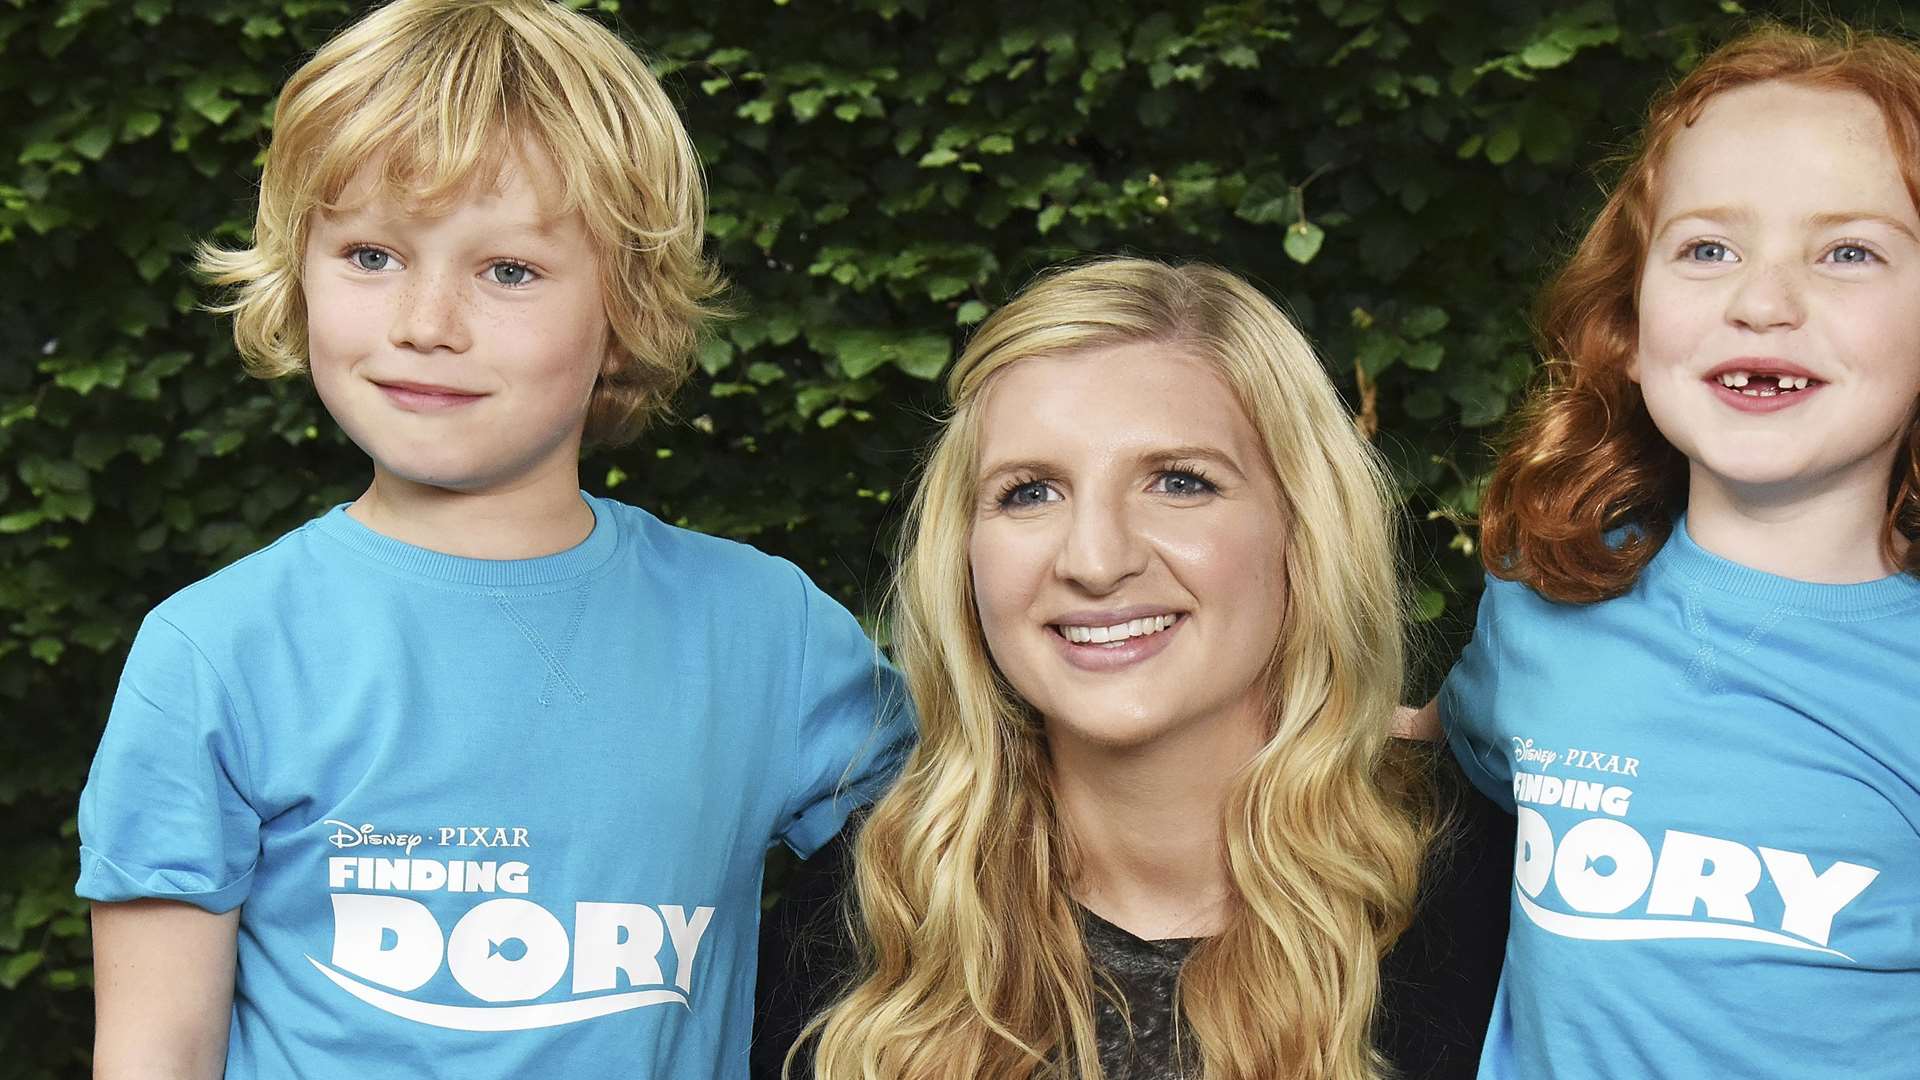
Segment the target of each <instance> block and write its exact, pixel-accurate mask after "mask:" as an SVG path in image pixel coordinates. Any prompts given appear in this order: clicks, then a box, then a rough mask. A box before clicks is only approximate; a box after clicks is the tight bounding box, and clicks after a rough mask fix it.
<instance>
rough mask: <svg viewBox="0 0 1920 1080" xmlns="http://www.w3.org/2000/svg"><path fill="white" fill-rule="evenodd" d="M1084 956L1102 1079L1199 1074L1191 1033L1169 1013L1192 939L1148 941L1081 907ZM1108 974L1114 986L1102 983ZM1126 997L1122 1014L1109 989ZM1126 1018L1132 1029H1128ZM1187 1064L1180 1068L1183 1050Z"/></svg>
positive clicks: (1158, 1079)
mask: <svg viewBox="0 0 1920 1080" xmlns="http://www.w3.org/2000/svg"><path fill="white" fill-rule="evenodd" d="M1080 914H1081V917H1082V919H1083V920H1084V925H1085V927H1086V943H1087V956H1088V959H1090V960H1091V961H1092V963H1093V968H1094V973H1095V992H1094V1003H1093V1029H1094V1032H1093V1033H1094V1039H1095V1040H1096V1042H1097V1043H1098V1044H1099V1046H1098V1049H1099V1052H1100V1068H1101V1071H1102V1072H1104V1073H1105V1074H1106V1080H1189V1078H1191V1077H1194V1076H1198V1075H1199V1072H1200V1070H1199V1061H1198V1058H1197V1056H1196V1055H1195V1054H1194V1053H1193V1041H1192V1036H1191V1033H1190V1032H1188V1031H1186V1030H1185V1028H1184V1026H1183V1025H1182V1024H1181V1022H1180V1018H1179V1017H1178V1016H1176V1015H1175V1012H1174V985H1175V983H1177V982H1178V981H1179V978H1180V965H1181V964H1183V963H1185V962H1186V959H1187V954H1188V953H1191V952H1192V951H1193V947H1194V945H1195V944H1196V943H1197V941H1198V940H1199V939H1197V938H1168V939H1166V940H1163V941H1147V940H1146V939H1144V938H1139V937H1135V936H1134V935H1132V934H1130V933H1128V932H1127V931H1125V930H1122V929H1120V928H1119V927H1117V926H1115V925H1113V924H1112V923H1110V922H1108V921H1107V920H1105V919H1102V918H1101V917H1100V916H1098V915H1095V914H1094V913H1093V912H1091V911H1088V910H1087V909H1085V908H1081V909H1080ZM1108 978H1111V979H1112V980H1113V986H1112V987H1108V986H1106V980H1107V979H1108ZM1103 988H1104V989H1107V990H1109V991H1110V990H1111V989H1114V988H1117V989H1118V990H1119V991H1120V996H1121V997H1122V998H1123V999H1124V1000H1125V1001H1126V1007H1127V1012H1126V1015H1125V1016H1122V1015H1121V1012H1120V1009H1119V1007H1118V1006H1117V1005H1116V1004H1115V1003H1114V1001H1113V999H1112V997H1111V995H1110V993H1103V992H1101V991H1102V989H1103ZM1129 1022H1131V1031H1129ZM1182 1050H1184V1051H1185V1054H1184V1057H1185V1059H1186V1061H1185V1065H1186V1067H1185V1068H1184V1069H1183V1068H1182V1067H1181V1066H1182V1060H1181V1058H1182V1054H1181V1051H1182Z"/></svg>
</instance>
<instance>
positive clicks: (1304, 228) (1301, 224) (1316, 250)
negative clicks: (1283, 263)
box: [1282, 221, 1327, 266]
mask: <svg viewBox="0 0 1920 1080" xmlns="http://www.w3.org/2000/svg"><path fill="white" fill-rule="evenodd" d="M1326 239H1327V234H1326V232H1325V231H1324V230H1322V229H1321V228H1320V226H1318V225H1315V224H1314V223H1313V222H1311V221H1296V222H1294V223H1293V224H1292V225H1289V226H1287V238H1286V240H1284V241H1282V246H1284V247H1285V248H1286V249H1287V257H1288V258H1289V259H1292V260H1293V261H1294V262H1297V263H1300V264H1301V265H1303V266H1304V265H1306V264H1307V263H1310V262H1312V261H1313V257H1314V256H1315V255H1318V254H1320V245H1321V244H1323V243H1325V242H1326Z"/></svg>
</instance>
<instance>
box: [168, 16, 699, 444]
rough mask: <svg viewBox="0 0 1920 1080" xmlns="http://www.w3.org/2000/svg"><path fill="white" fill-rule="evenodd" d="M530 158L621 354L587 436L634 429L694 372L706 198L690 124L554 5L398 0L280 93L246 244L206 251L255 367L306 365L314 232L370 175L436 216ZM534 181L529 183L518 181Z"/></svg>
mask: <svg viewBox="0 0 1920 1080" xmlns="http://www.w3.org/2000/svg"><path fill="white" fill-rule="evenodd" d="M523 148H531V149H537V150H538V151H540V152H542V153H543V154H544V155H545V157H546V158H547V159H548V160H549V161H550V162H552V165H553V167H554V169H555V170H556V171H557V173H558V175H557V176H555V177H553V178H552V182H551V187H552V188H553V189H554V190H555V191H557V193H558V194H559V196H560V200H561V201H560V204H559V205H558V206H552V207H548V208H547V209H549V210H550V211H555V212H559V213H573V212H578V213H580V214H581V215H582V216H583V217H584V218H585V221H586V226H587V232H588V234H589V235H590V236H591V237H592V238H593V242H594V245H595V248H596V255H597V256H598V258H599V263H600V278H601V293H602V297H603V303H604V306H605V309H606V315H607V320H608V323H609V325H610V326H611V328H612V333H613V338H614V348H613V350H612V358H611V359H610V360H609V361H608V362H607V364H606V366H605V367H604V369H603V370H602V372H601V375H600V378H599V381H598V382H597V383H596V384H595V387H594V392H593V398H592V403H591V405H590V407H589V411H588V416H587V425H586V441H587V442H588V443H599V444H617V443H620V442H624V441H626V440H628V439H631V438H632V437H633V436H634V435H636V434H638V433H639V431H640V429H641V428H643V427H644V426H645V425H646V422H647V421H648V420H649V419H650V418H651V417H652V416H653V415H654V414H656V413H658V412H659V411H660V410H661V409H662V408H664V407H665V405H666V404H667V401H668V399H669V398H670V397H671V396H672V395H673V393H674V392H675V391H676V390H677V389H679V387H680V384H681V383H682V382H684V381H685V379H686V377H687V375H688V373H689V372H690V370H691V366H692V355H693V350H694V346H695V344H696V341H697V338H698V336H699V330H700V325H701V322H702V321H703V320H704V319H705V317H706V316H707V314H708V313H707V311H706V309H705V307H704V304H703V302H704V301H705V300H707V299H708V298H709V297H711V296H712V295H713V294H714V293H715V292H716V291H717V290H718V288H719V284H720V282H719V275H718V274H717V273H716V272H715V270H714V268H713V267H712V265H711V264H709V263H708V262H707V261H706V259H705V258H704V256H703V255H702V253H701V240H702V234H703V231H704V224H705V217H706V199H705V193H704V190H703V186H702V178H701V174H700V165H699V162H698V161H697V160H696V158H695V157H694V151H693V146H692V143H691V142H690V141H689V140H688V138H687V133H686V129H685V128H684V127H682V126H681V124H680V120H679V117H678V116H677V115H676V114H675V112H674V108H673V103H672V102H671V101H669V100H668V98H667V95H666V93H665V92H664V91H663V90H662V89H661V87H660V84H659V83H658V82H656V81H655V80H654V78H653V75H652V74H651V73H650V72H649V71H648V70H647V69H646V67H645V65H644V64H643V63H642V62H641V60H640V58H639V57H638V56H636V55H635V54H634V52H633V50H632V49H630V48H628V47H627V46H626V45H625V44H624V43H623V42H621V40H620V39H619V38H618V37H616V36H615V35H614V34H613V33H612V32H610V31H609V30H607V29H606V28H605V27H603V26H601V25H599V24H598V23H596V22H594V21H593V20H592V19H590V18H587V17H586V16H583V15H580V14H577V13H575V12H573V11H569V10H567V9H566V8H564V7H561V6H560V5H558V4H555V3H550V2H548V0H395V2H394V3H391V4H389V5H387V6H386V7H383V8H381V9H379V10H378V11H375V12H373V13H372V14H371V15H368V16H367V17H366V18H364V19H362V20H361V21H359V22H358V23H355V24H354V25H352V26H350V27H348V28H347V29H346V30H344V31H342V32H341V33H340V34H339V35H338V36H337V37H335V38H334V39H333V40H331V41H329V42H328V43H327V44H326V45H325V46H324V47H322V48H321V49H320V51H319V52H318V53H316V54H315V55H314V56H313V58H312V59H311V60H309V61H308V62H307V63H306V64H305V65H303V66H302V67H301V68H300V70H299V71H297V72H295V73H294V75H293V77H292V78H291V79H289V80H287V85H286V86H285V88H283V89H282V90H281V92H280V100H279V103H278V105H277V106H276V108H275V111H274V134H273V143H272V145H271V147H270V148H269V150H268V151H267V158H266V167H265V170H264V172H263V173H262V175H261V180H260V203H259V210H258V213H257V215H256V217H255V222H254V234H253V246H252V247H249V248H244V249H240V250H226V249H221V248H217V247H214V246H212V245H203V246H202V248H201V249H200V255H199V267H200V270H201V271H202V272H203V273H205V274H206V275H207V276H208V277H209V279H210V280H212V281H213V282H214V283H215V284H218V285H225V286H231V287H232V294H231V296H230V297H229V298H228V299H227V300H226V302H224V303H222V304H220V305H218V306H217V307H216V308H215V310H216V311H220V312H228V313H231V314H232V315H233V317H234V325H233V335H234V341H235V343H236V344H237V345H238V346H239V349H240V353H241V356H242V357H243V358H244V359H245V361H246V364H247V368H248V370H249V371H251V372H252V373H254V374H256V375H260V376H264V377H269V378H277V377H281V376H286V375H291V374H295V373H298V372H301V371H304V370H306V367H307V323H306V302H305V296H304V293H303V289H302V283H301V261H302V257H303V255H304V253H305V249H306V241H307V229H308V219H309V216H310V215H311V214H312V212H313V211H314V210H316V209H324V210H334V209H339V208H340V200H341V198H342V193H343V191H344V190H345V189H346V187H347V184H348V181H349V180H350V179H352V178H353V176H354V175H355V173H357V172H358V171H359V170H360V168H361V167H362V166H363V165H366V164H368V163H369V162H377V163H379V165H380V173H379V176H378V178H377V179H378V181H379V184H380V188H379V189H377V190H378V191H380V192H381V193H384V194H388V195H391V196H394V197H397V198H399V199H400V200H402V201H403V202H405V203H407V204H408V205H418V206H421V207H423V208H425V209H428V210H432V209H437V208H438V207H442V206H446V205H447V204H449V203H451V202H452V201H453V200H454V199H457V198H458V197H459V196H460V195H461V194H462V193H464V192H466V191H468V190H470V188H471V186H472V185H473V184H476V183H479V184H488V183H492V182H496V181H497V180H498V178H499V176H500V173H501V171H502V170H503V169H505V168H507V167H510V166H512V165H515V164H518V161H517V160H516V159H517V158H519V157H520V156H522V154H523ZM530 179H532V180H533V181H534V182H535V185H536V188H539V187H541V186H543V184H542V180H543V178H540V177H532V178H530Z"/></svg>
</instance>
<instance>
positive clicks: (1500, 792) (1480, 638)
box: [1439, 576, 1513, 810]
mask: <svg viewBox="0 0 1920 1080" xmlns="http://www.w3.org/2000/svg"><path fill="white" fill-rule="evenodd" d="M1502 585H1503V583H1502V582H1499V581H1497V580H1496V579H1494V578H1493V577H1492V576H1489V577H1488V578H1487V584H1486V588H1485V589H1484V590H1482V592H1481V594H1480V610H1479V614H1478V615H1476V616H1475V618H1474V626H1473V640H1471V641H1469V642H1468V643H1467V648H1466V651H1464V652H1462V653H1461V654H1460V659H1459V660H1458V661H1457V662H1455V664H1454V665H1453V670H1451V671H1449V672H1448V673H1447V681H1446V682H1445V683H1444V684H1442V685H1441V687H1440V696H1439V706H1440V723H1441V725H1442V726H1443V727H1444V728H1445V729H1446V732H1447V745H1448V746H1449V747H1451V748H1452V750H1453V756H1454V757H1455V758H1456V759H1457V760H1458V761H1459V762H1460V768H1461V771H1463V772H1465V773H1466V774H1467V778H1468V779H1469V780H1472V781H1473V786H1474V787H1477V788H1479V789H1480V791H1481V792H1482V793H1483V794H1485V795H1486V796H1487V798H1489V799H1492V800H1493V801H1494V802H1496V803H1499V804H1500V805H1501V806H1503V807H1505V808H1506V809H1508V810H1512V809H1513V788H1512V780H1511V779H1510V774H1506V773H1505V772H1504V769H1505V764H1506V757H1505V754H1504V753H1503V750H1502V747H1501V746H1500V745H1499V742H1500V736H1499V733H1498V730H1497V727H1498V725H1497V723H1496V706H1497V703H1498V692H1499V688H1500V647H1499V643H1498V642H1497V641H1496V640H1495V634H1496V633H1497V630H1498V627H1499V621H1500V610H1499V609H1500V602H1501V598H1502V595H1503V594H1504V592H1505V589H1504V588H1503V587H1502Z"/></svg>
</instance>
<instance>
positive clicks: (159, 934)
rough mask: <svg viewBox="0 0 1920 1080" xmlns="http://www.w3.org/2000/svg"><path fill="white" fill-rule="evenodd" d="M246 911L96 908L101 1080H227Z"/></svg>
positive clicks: (166, 903) (96, 1067) (174, 904)
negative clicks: (237, 951)
mask: <svg viewBox="0 0 1920 1080" xmlns="http://www.w3.org/2000/svg"><path fill="white" fill-rule="evenodd" d="M239 925H240V909H239V908H234V909H233V910H231V911H227V912H224V913H222V914H218V915H215V914H212V913H210V912H207V911H203V910H201V909H200V908H197V907H194V906H193V905H191V904H183V903H180V902H178V901H174V900H130V901H125V902H122V903H113V904H103V903H96V904H94V905H93V1000H94V1010H95V1024H94V1039H93V1075H94V1078H95V1080H135V1078H138V1080H201V1078H205V1080H219V1077H220V1076H221V1074H223V1073H224V1072H225V1071H226V1066H227V1029H228V1025H229V1023H230V1022H231V1016H232V1012H233V962H234V944H235V938H236V936H237V933H238V927H239Z"/></svg>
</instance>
